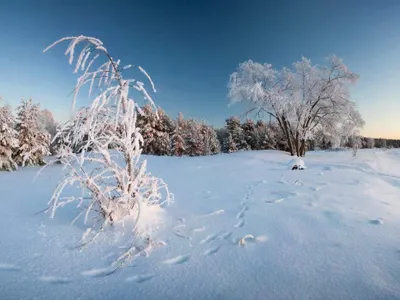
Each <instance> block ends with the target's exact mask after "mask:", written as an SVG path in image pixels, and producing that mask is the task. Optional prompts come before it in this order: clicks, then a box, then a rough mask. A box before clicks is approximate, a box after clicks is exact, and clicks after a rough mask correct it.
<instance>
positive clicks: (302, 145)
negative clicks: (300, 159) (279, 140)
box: [300, 139, 306, 156]
mask: <svg viewBox="0 0 400 300" xmlns="http://www.w3.org/2000/svg"><path fill="white" fill-rule="evenodd" d="M305 154H306V141H305V140H304V139H303V140H301V146H300V156H304V155H305Z"/></svg>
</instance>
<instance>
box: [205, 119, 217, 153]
mask: <svg viewBox="0 0 400 300" xmlns="http://www.w3.org/2000/svg"><path fill="white" fill-rule="evenodd" d="M200 132H201V135H202V138H203V144H204V146H203V155H213V154H217V153H220V152H221V144H220V142H219V140H218V138H217V133H216V132H215V130H214V128H212V127H211V126H208V125H207V124H205V123H201V124H200Z"/></svg>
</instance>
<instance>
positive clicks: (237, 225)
mask: <svg viewBox="0 0 400 300" xmlns="http://www.w3.org/2000/svg"><path fill="white" fill-rule="evenodd" d="M245 224H246V222H245V221H244V220H243V219H240V220H239V222H237V223H236V225H235V228H241V227H243V226H244V225H245Z"/></svg>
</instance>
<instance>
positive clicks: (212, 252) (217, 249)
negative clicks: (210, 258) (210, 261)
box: [204, 246, 221, 255]
mask: <svg viewBox="0 0 400 300" xmlns="http://www.w3.org/2000/svg"><path fill="white" fill-rule="evenodd" d="M219 249H221V247H220V246H217V247H213V248H210V249H207V250H206V251H204V255H212V254H215V253H217V252H218V251H219Z"/></svg>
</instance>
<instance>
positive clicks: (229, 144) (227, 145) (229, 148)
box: [224, 133, 238, 153]
mask: <svg viewBox="0 0 400 300" xmlns="http://www.w3.org/2000/svg"><path fill="white" fill-rule="evenodd" d="M224 149H225V151H226V152H227V153H233V152H236V151H238V149H237V148H236V143H235V141H234V140H233V138H232V134H231V133H228V135H227V138H226V140H225V142H224Z"/></svg>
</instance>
